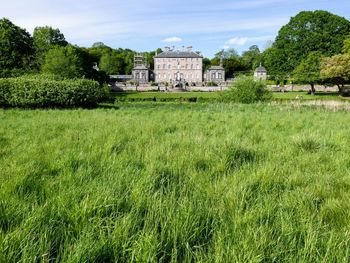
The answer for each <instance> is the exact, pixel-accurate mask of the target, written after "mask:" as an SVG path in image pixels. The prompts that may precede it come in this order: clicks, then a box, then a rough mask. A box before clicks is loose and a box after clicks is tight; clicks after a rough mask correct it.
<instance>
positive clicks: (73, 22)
mask: <svg viewBox="0 0 350 263" xmlns="http://www.w3.org/2000/svg"><path fill="white" fill-rule="evenodd" d="M317 9H319V10H327V11H330V12H332V13H334V14H337V15H340V16H343V17H346V18H347V19H349V20H350V1H349V0H289V1H288V0H231V1H230V0H187V1H185V0H173V1H169V0H139V1H136V0H115V1H108V0H93V1H92V0H84V1H82V0H76V1H68V0H60V1H58V0H50V1H48V0H46V1H44V0H30V1H24V0H16V1H14V0H12V1H8V0H0V17H7V18H9V19H10V20H11V21H12V22H14V23H15V24H17V25H19V26H21V27H24V28H26V29H27V30H28V31H29V32H30V33H32V32H33V29H34V28H35V26H45V25H49V26H52V27H55V28H59V29H60V30H61V32H62V33H63V34H64V35H65V37H66V39H67V40H68V41H69V42H70V43H73V44H77V45H79V46H85V47H89V46H91V45H92V44H93V43H94V42H104V43H105V44H106V45H108V46H111V47H113V48H118V47H121V48H130V49H133V50H136V51H151V50H155V49H156V48H158V47H164V46H176V47H181V46H193V47H194V49H195V50H198V51H201V52H202V53H203V55H204V56H206V57H210V58H211V57H213V56H214V54H215V53H216V52H217V51H219V50H221V49H223V48H234V49H236V50H237V51H238V52H242V51H244V50H247V49H248V48H249V46H251V45H254V44H257V45H259V47H260V48H261V49H264V48H265V47H266V45H267V43H268V42H269V41H273V40H274V38H275V37H276V35H277V32H278V30H279V29H280V27H281V26H283V25H284V24H286V23H288V21H289V19H290V17H291V16H295V15H296V14H297V13H298V12H299V11H302V10H317Z"/></svg>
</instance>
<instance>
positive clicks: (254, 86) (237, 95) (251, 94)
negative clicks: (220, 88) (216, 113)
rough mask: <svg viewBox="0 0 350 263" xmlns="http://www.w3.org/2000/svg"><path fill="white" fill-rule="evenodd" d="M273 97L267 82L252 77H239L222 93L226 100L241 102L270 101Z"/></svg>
mask: <svg viewBox="0 0 350 263" xmlns="http://www.w3.org/2000/svg"><path fill="white" fill-rule="evenodd" d="M271 98H272V94H271V93H270V92H269V91H268V90H267V89H266V83H265V82H263V81H255V80H254V79H253V78H251V77H243V78H240V79H237V80H236V81H234V83H233V84H232V86H231V87H230V88H229V89H228V90H227V91H225V92H223V93H222V99H223V100H224V101H234V102H240V103H255V102H259V101H268V100H270V99H271Z"/></svg>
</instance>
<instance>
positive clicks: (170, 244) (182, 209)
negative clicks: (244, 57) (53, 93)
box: [0, 102, 350, 262]
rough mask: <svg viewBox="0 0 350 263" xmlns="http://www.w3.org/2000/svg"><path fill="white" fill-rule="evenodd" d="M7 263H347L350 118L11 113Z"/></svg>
mask: <svg viewBox="0 0 350 263" xmlns="http://www.w3.org/2000/svg"><path fill="white" fill-rule="evenodd" d="M0 120H1V121H0V171H1V172H0V262H281V261H287V262H348V261H349V260H350V223H349V222H350V202H349V201H350V198H349V197H350V174H349V172H350V147H349V145H350V136H349V126H348V124H349V123H350V115H349V113H348V112H347V111H343V110H337V111H330V110H327V109H326V108H323V107H311V106H299V107H296V106H292V105H289V104H281V105H267V104H266V105H264V104H255V105H241V104H229V103H227V104H223V103H212V104H206V103H171V102H170V103H161V102H160V103H152V102H144V103H126V102H124V103H117V104H116V105H106V106H104V107H100V108H97V109H76V110H72V109H70V110H55V109H51V110H49V109H48V110H20V109H6V110H4V109H0Z"/></svg>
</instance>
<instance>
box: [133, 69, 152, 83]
mask: <svg viewBox="0 0 350 263" xmlns="http://www.w3.org/2000/svg"><path fill="white" fill-rule="evenodd" d="M132 80H133V81H136V82H139V83H148V82H149V81H150V70H149V69H148V68H147V67H146V66H145V65H138V66H135V67H134V68H133V70H132Z"/></svg>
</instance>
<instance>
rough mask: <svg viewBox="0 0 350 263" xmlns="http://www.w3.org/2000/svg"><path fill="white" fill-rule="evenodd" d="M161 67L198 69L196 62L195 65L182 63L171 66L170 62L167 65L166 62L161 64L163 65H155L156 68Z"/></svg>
mask: <svg viewBox="0 0 350 263" xmlns="http://www.w3.org/2000/svg"><path fill="white" fill-rule="evenodd" d="M161 68H163V69H171V68H173V69H200V67H199V65H198V64H197V65H193V64H191V65H189V64H186V66H184V65H182V66H181V65H177V66H174V67H171V65H170V64H168V65H167V64H163V65H158V66H157V69H161Z"/></svg>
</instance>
